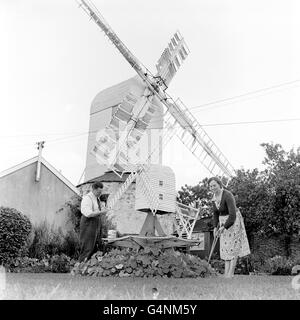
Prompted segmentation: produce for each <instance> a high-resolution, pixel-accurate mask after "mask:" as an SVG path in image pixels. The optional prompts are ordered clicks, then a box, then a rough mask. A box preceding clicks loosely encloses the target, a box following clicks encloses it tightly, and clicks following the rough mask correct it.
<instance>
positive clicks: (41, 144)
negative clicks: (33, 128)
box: [35, 141, 45, 182]
mask: <svg viewBox="0 0 300 320" xmlns="http://www.w3.org/2000/svg"><path fill="white" fill-rule="evenodd" d="M44 143H45V141H39V142H37V143H36V144H37V145H38V147H37V149H38V151H39V155H38V161H37V168H36V176H35V181H37V182H39V181H40V177H41V160H42V150H43V148H44Z"/></svg>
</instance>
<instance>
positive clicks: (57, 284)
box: [3, 273, 300, 300]
mask: <svg viewBox="0 0 300 320" xmlns="http://www.w3.org/2000/svg"><path fill="white" fill-rule="evenodd" d="M291 281H292V277H291V276H267V275H263V276H258V275H251V276H246V275H237V276H235V278H233V279H223V278H221V277H209V278H197V279H191V278H186V279H169V278H152V279H151V278H114V277H104V278H102V277H88V276H71V275H70V274H53V273H51V274H50V273H7V274H6V289H5V291H4V297H3V298H4V299H9V300H13V299H18V300H23V299H25V300H39V299H43V300H49V299H56V300H74V299H78V300H93V299H97V300H105V299H113V300H144V299H146V300H149V299H153V293H152V289H153V288H157V289H158V292H159V295H158V298H157V299H162V300H177V299H184V300H185V299H189V300H202V299H209V300H215V299H217V300H224V299H229V300H231V299H234V300H247V299H289V300H290V299H293V300H295V299H298V300H299V299H300V290H298V291H295V290H294V289H293V288H292V285H291Z"/></svg>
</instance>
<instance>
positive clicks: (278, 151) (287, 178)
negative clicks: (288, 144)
mask: <svg viewBox="0 0 300 320" xmlns="http://www.w3.org/2000/svg"><path fill="white" fill-rule="evenodd" d="M262 147H263V148H264V149H265V152H266V157H265V159H264V162H263V163H264V164H265V165H266V170H265V174H266V183H267V187H268V191H269V199H270V207H271V208H272V214H269V215H267V216H266V223H265V231H266V232H267V233H269V234H274V233H275V234H281V235H284V236H285V242H286V250H287V254H288V255H289V254H290V248H289V244H290V241H291V238H292V236H293V235H295V234H296V235H299V231H300V149H299V148H298V149H297V150H296V151H294V149H292V150H290V151H289V152H286V151H284V150H283V148H282V146H281V145H280V144H275V145H274V144H268V143H263V144H262Z"/></svg>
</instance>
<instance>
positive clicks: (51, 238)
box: [28, 222, 80, 260]
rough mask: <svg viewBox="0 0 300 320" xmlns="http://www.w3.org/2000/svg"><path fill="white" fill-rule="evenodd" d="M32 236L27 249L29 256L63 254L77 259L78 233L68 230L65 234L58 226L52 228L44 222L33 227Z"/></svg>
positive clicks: (39, 257) (41, 257)
mask: <svg viewBox="0 0 300 320" xmlns="http://www.w3.org/2000/svg"><path fill="white" fill-rule="evenodd" d="M33 233H34V238H33V241H32V243H31V245H30V247H29V249H28V256H29V257H30V258H36V259H39V260H41V259H43V258H45V257H46V256H54V255H61V254H65V255H67V256H69V257H71V258H74V259H77V258H78V256H79V250H80V245H79V235H78V234H77V233H76V232H75V231H74V230H70V231H68V232H67V233H66V234H64V233H63V232H62V230H61V229H60V228H58V229H53V228H51V227H50V226H49V224H47V223H46V222H44V223H42V224H40V225H38V226H34V227H33Z"/></svg>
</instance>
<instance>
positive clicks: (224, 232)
mask: <svg viewBox="0 0 300 320" xmlns="http://www.w3.org/2000/svg"><path fill="white" fill-rule="evenodd" d="M208 186H209V189H210V190H211V191H212V192H213V194H214V197H213V210H214V237H216V235H217V232H218V234H219V235H220V257H221V259H222V260H225V272H224V277H225V278H232V277H233V275H234V269H235V266H236V262H237V258H238V257H244V256H246V255H248V254H250V248H249V243H248V239H247V235H246V230H245V226H244V221H243V217H242V215H241V213H240V211H239V209H237V207H236V205H235V199H234V196H233V194H232V193H231V192H230V191H228V190H226V189H225V188H224V187H223V184H222V182H221V180H220V179H219V178H217V177H212V178H210V179H209V180H208ZM218 225H219V226H220V227H219V230H217V226H218Z"/></svg>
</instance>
